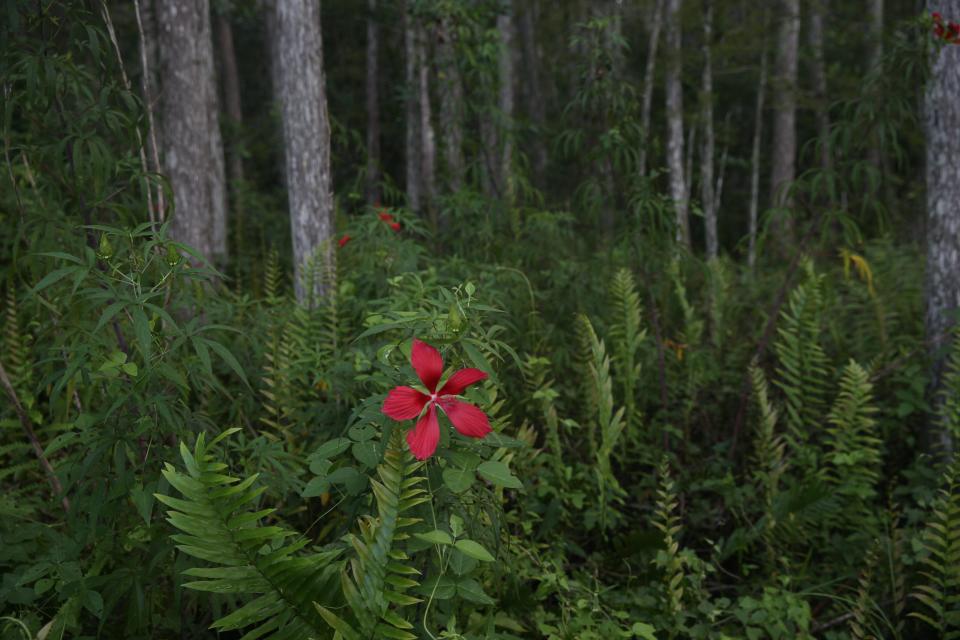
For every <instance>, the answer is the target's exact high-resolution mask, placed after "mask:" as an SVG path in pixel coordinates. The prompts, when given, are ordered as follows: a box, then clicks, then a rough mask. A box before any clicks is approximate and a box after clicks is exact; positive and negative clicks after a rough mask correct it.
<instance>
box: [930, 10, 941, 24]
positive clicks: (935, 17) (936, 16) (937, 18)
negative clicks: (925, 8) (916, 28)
mask: <svg viewBox="0 0 960 640" xmlns="http://www.w3.org/2000/svg"><path fill="white" fill-rule="evenodd" d="M930 15H931V16H932V17H933V21H934V22H940V21H941V20H943V16H941V15H940V14H939V13H938V12H936V11H934V12H933V13H932V14H930Z"/></svg>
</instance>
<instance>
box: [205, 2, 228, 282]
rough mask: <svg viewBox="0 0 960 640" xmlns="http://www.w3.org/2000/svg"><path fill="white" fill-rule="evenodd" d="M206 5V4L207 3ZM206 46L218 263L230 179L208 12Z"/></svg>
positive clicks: (223, 259) (211, 186) (211, 184)
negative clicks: (228, 176)
mask: <svg viewBox="0 0 960 640" xmlns="http://www.w3.org/2000/svg"><path fill="white" fill-rule="evenodd" d="M204 4H206V3H204ZM200 44H201V46H202V47H203V56H202V58H201V59H202V61H203V65H204V69H203V75H204V76H205V77H207V78H209V79H210V80H209V86H208V88H207V90H206V91H205V92H204V93H205V95H206V109H207V127H209V132H208V134H207V144H209V146H210V151H209V158H210V164H209V165H208V169H207V172H206V173H207V181H208V182H209V190H210V208H211V222H210V233H211V235H212V238H211V240H210V242H211V249H212V251H213V258H214V261H216V262H217V263H218V264H223V263H225V262H226V260H227V177H226V168H225V167H224V159H223V134H222V133H221V132H220V94H219V92H218V91H217V80H216V78H217V74H216V67H215V65H214V54H213V26H212V25H211V23H210V11H209V9H208V10H207V11H205V12H204V13H203V31H202V32H201V35H200Z"/></svg>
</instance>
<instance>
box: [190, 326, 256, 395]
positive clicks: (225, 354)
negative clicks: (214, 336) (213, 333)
mask: <svg viewBox="0 0 960 640" xmlns="http://www.w3.org/2000/svg"><path fill="white" fill-rule="evenodd" d="M197 340H203V342H204V343H205V344H206V345H207V346H208V347H210V348H211V349H213V350H214V351H216V352H217V355H219V356H220V357H221V358H222V359H223V361H224V362H226V363H227V366H229V367H230V368H231V369H233V372H234V373H236V374H237V377H239V378H240V379H241V380H243V384H245V385H247V387H249V386H250V383H249V382H247V376H246V374H245V373H244V372H243V367H241V366H240V363H239V362H238V361H237V359H236V357H234V355H233V354H232V353H230V350H229V349H227V348H226V347H225V346H223V345H222V344H220V343H219V342H214V341H213V340H207V339H206V338H197Z"/></svg>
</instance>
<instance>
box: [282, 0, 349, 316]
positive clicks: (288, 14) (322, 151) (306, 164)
mask: <svg viewBox="0 0 960 640" xmlns="http://www.w3.org/2000/svg"><path fill="white" fill-rule="evenodd" d="M276 18H277V37H278V42H277V43H276V46H275V47H274V50H275V51H277V52H278V53H279V56H280V58H279V61H278V65H277V66H278V71H279V73H280V78H279V82H277V83H276V86H277V87H278V88H279V90H280V96H279V97H280V106H281V116H282V119H283V142H284V154H285V157H286V167H287V169H286V174H287V196H288V200H289V205H290V232H291V236H292V238H293V260H294V268H295V270H294V275H295V281H294V289H295V291H296V294H297V300H299V301H300V302H301V303H302V304H306V305H308V306H312V305H313V304H314V303H315V302H316V298H317V297H319V296H323V295H325V294H326V293H327V291H328V289H329V288H330V287H332V286H334V284H333V283H332V277H333V275H332V274H333V260H334V254H333V251H332V248H331V242H330V240H331V237H332V235H333V193H332V191H331V179H330V121H329V117H328V115H327V95H326V89H325V87H324V74H323V38H322V36H321V31H320V0H277V3H276ZM321 268H322V269H325V272H323V271H320V269H321Z"/></svg>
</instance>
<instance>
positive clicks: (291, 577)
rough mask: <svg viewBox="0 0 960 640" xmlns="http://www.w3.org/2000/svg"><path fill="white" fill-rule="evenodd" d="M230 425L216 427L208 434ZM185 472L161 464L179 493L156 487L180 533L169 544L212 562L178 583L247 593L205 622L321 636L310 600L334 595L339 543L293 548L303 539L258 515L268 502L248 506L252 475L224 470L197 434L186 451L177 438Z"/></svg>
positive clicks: (277, 639)
mask: <svg viewBox="0 0 960 640" xmlns="http://www.w3.org/2000/svg"><path fill="white" fill-rule="evenodd" d="M235 431H236V430H235V429H231V430H228V431H226V432H224V434H223V435H222V436H220V438H218V439H217V440H215V441H214V442H213V443H211V446H212V445H213V444H216V442H217V441H218V440H219V439H221V438H223V437H224V436H226V435H229V434H231V433H233V432H235ZM180 454H181V458H182V459H183V464H184V467H185V468H186V473H183V472H181V471H178V470H177V469H175V468H174V467H173V466H172V465H170V464H167V465H166V466H165V468H164V469H163V476H164V477H165V478H166V479H167V481H168V482H169V483H170V485H171V486H172V487H173V488H174V489H176V490H177V491H178V492H180V494H181V495H182V496H183V497H182V498H174V497H172V496H167V495H163V494H157V495H156V497H157V499H158V500H159V501H160V502H162V503H163V504H165V505H166V506H168V507H169V508H170V510H169V511H168V512H167V521H168V522H169V523H170V524H172V525H173V526H174V527H176V528H177V529H178V530H179V531H180V533H178V534H175V535H173V536H172V539H173V540H174V542H176V543H177V548H178V549H179V550H180V551H181V552H182V553H185V554H187V555H189V556H193V557H195V558H199V559H200V560H204V561H206V562H208V563H211V564H214V565H216V566H213V567H195V568H191V569H188V570H187V571H185V572H184V573H185V575H187V576H190V577H192V578H198V579H197V580H193V581H191V582H187V583H186V584H185V585H184V586H186V587H187V588H190V589H195V590H198V591H208V592H213V593H231V594H236V595H246V596H254V597H253V598H252V599H251V600H250V601H249V602H248V603H247V604H245V605H244V606H242V607H241V608H239V609H237V610H236V611H233V612H232V613H230V614H228V615H227V616H224V617H222V618H220V619H219V620H217V621H215V622H214V623H213V625H211V628H214V629H217V630H220V631H232V630H237V629H244V628H250V627H252V629H250V630H249V631H248V633H247V634H246V635H245V636H244V638H250V639H253V638H270V639H271V640H294V639H297V638H304V637H315V638H329V637H331V634H330V633H329V630H328V627H327V625H326V624H324V622H323V619H322V618H321V616H320V615H319V614H318V612H317V611H316V609H315V608H314V605H313V603H314V602H324V603H327V604H330V605H333V604H335V603H336V602H337V598H336V597H335V596H336V571H335V565H334V560H335V559H336V558H337V556H338V555H339V554H340V551H339V550H333V551H321V552H310V553H306V554H302V555H301V554H300V553H299V552H301V551H303V550H304V549H305V547H306V546H307V543H308V541H307V540H306V539H304V538H298V539H296V540H294V541H293V542H286V540H287V539H288V538H291V537H294V533H293V532H291V531H288V530H286V529H284V528H282V527H279V526H263V525H261V524H259V523H260V521H261V520H262V519H263V518H265V517H267V516H268V515H270V514H271V513H272V511H273V510H272V509H266V510H258V511H252V510H251V506H252V505H253V504H254V503H255V502H256V499H257V497H258V496H259V495H260V494H261V493H262V492H263V491H264V488H263V487H257V486H255V483H256V479H257V476H256V475H254V476H251V477H249V478H246V479H244V480H240V479H239V478H235V477H232V476H230V475H227V474H226V473H225V471H226V465H225V464H223V463H219V462H215V460H214V457H213V455H212V454H211V453H210V448H209V447H208V446H207V444H206V441H205V437H204V434H202V433H201V434H200V435H199V436H198V437H197V441H196V444H195V446H194V449H193V451H192V452H191V451H190V450H189V449H188V448H187V447H186V446H185V445H183V444H181V445H180Z"/></svg>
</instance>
